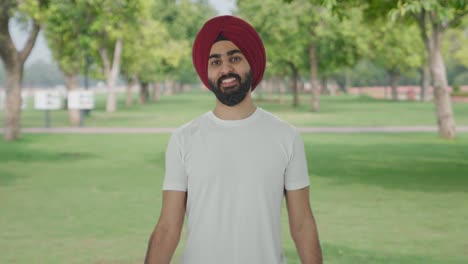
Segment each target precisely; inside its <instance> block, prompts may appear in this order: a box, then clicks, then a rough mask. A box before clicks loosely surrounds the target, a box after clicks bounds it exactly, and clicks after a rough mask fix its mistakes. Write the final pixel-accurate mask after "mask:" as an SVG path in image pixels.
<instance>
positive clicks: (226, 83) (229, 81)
mask: <svg viewBox="0 0 468 264" xmlns="http://www.w3.org/2000/svg"><path fill="white" fill-rule="evenodd" d="M239 79H240V78H239V77H238V76H233V75H230V76H226V77H221V78H220V79H219V81H218V87H220V88H223V89H224V90H230V89H232V88H234V87H237V86H238V85H239Z"/></svg>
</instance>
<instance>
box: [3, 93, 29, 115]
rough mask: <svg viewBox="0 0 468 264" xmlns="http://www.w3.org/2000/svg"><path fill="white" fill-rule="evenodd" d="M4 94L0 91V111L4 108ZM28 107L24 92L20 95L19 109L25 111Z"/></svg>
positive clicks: (26, 96) (5, 98)
mask: <svg viewBox="0 0 468 264" xmlns="http://www.w3.org/2000/svg"><path fill="white" fill-rule="evenodd" d="M6 100H7V97H6V93H5V92H4V91H0V111H2V110H4V109H5V107H6ZM27 106H28V95H27V94H26V93H25V92H22V93H21V109H26V107H27Z"/></svg>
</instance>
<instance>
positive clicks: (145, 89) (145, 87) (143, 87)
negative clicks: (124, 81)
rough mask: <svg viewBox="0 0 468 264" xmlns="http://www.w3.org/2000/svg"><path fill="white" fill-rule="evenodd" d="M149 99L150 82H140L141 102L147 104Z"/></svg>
mask: <svg viewBox="0 0 468 264" xmlns="http://www.w3.org/2000/svg"><path fill="white" fill-rule="evenodd" d="M148 99H149V83H147V82H141V83H140V104H146V103H147V102H148Z"/></svg>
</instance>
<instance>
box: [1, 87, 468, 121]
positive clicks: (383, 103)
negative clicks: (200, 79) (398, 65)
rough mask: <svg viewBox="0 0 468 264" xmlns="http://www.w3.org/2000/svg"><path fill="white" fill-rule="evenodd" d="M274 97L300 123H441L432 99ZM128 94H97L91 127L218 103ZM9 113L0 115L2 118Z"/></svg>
mask: <svg viewBox="0 0 468 264" xmlns="http://www.w3.org/2000/svg"><path fill="white" fill-rule="evenodd" d="M272 99H273V100H270V101H267V100H262V101H257V104H258V105H259V106H260V107H263V108H264V109H266V110H268V111H271V112H273V113H274V114H276V115H278V116H279V117H281V118H283V119H284V120H286V121H288V122H290V123H291V124H294V125H296V126H405V125H433V126H435V125H436V117H435V109H434V105H433V103H431V102H424V103H422V102H404V101H401V102H393V101H387V100H375V99H372V98H369V97H358V96H350V95H349V96H346V95H344V96H335V97H330V96H322V98H321V110H320V112H318V113H313V112H311V111H310V95H308V94H305V95H302V96H301V104H300V106H299V107H298V108H297V109H294V108H293V107H292V103H291V95H287V96H286V102H285V103H284V104H279V103H278V100H277V99H278V95H275V96H274V97H273V98H272ZM124 101H125V99H124V94H120V95H119V105H118V111H117V112H115V113H106V112H105V111H104V110H105V97H104V96H103V95H99V96H97V97H96V109H95V110H94V111H92V114H91V116H89V117H86V118H85V126H88V127H176V126H179V125H181V124H183V123H185V122H188V121H190V120H191V119H193V118H194V117H196V116H198V115H201V114H203V113H204V112H206V111H208V110H209V109H212V108H213V105H214V96H213V94H212V93H210V92H201V91H192V92H189V93H184V94H179V95H176V96H163V97H162V98H161V101H160V102H157V103H154V102H152V103H149V104H147V105H138V104H136V105H135V106H134V107H132V108H126V107H125V106H124ZM31 103H32V102H30V104H29V105H30V107H29V108H28V109H26V110H24V111H23V113H22V119H21V124H22V126H23V127H43V126H44V117H45V114H44V112H43V111H37V110H34V109H33V108H32V104H31ZM453 109H454V114H455V119H456V122H457V124H459V125H468V107H467V104H466V103H454V104H453ZM51 118H52V127H63V126H68V121H67V118H68V117H67V112H66V111H64V110H60V111H52V112H51ZM2 119H3V116H1V117H0V121H2Z"/></svg>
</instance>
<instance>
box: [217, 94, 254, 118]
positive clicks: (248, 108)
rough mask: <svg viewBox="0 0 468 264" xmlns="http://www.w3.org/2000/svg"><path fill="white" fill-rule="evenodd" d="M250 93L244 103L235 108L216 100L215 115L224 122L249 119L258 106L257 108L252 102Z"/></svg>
mask: <svg viewBox="0 0 468 264" xmlns="http://www.w3.org/2000/svg"><path fill="white" fill-rule="evenodd" d="M250 93H251V92H249V93H248V94H247V96H246V97H245V98H244V100H243V101H242V102H240V103H239V104H237V105H235V106H227V105H224V104H223V103H221V102H220V101H219V100H218V99H216V106H215V108H214V110H213V113H214V114H215V115H216V116H217V117H219V118H220V119H223V120H240V119H245V118H247V117H249V116H250V115H252V114H253V113H254V112H255V110H256V109H257V106H255V104H254V103H253V101H252V97H251V95H250Z"/></svg>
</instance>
